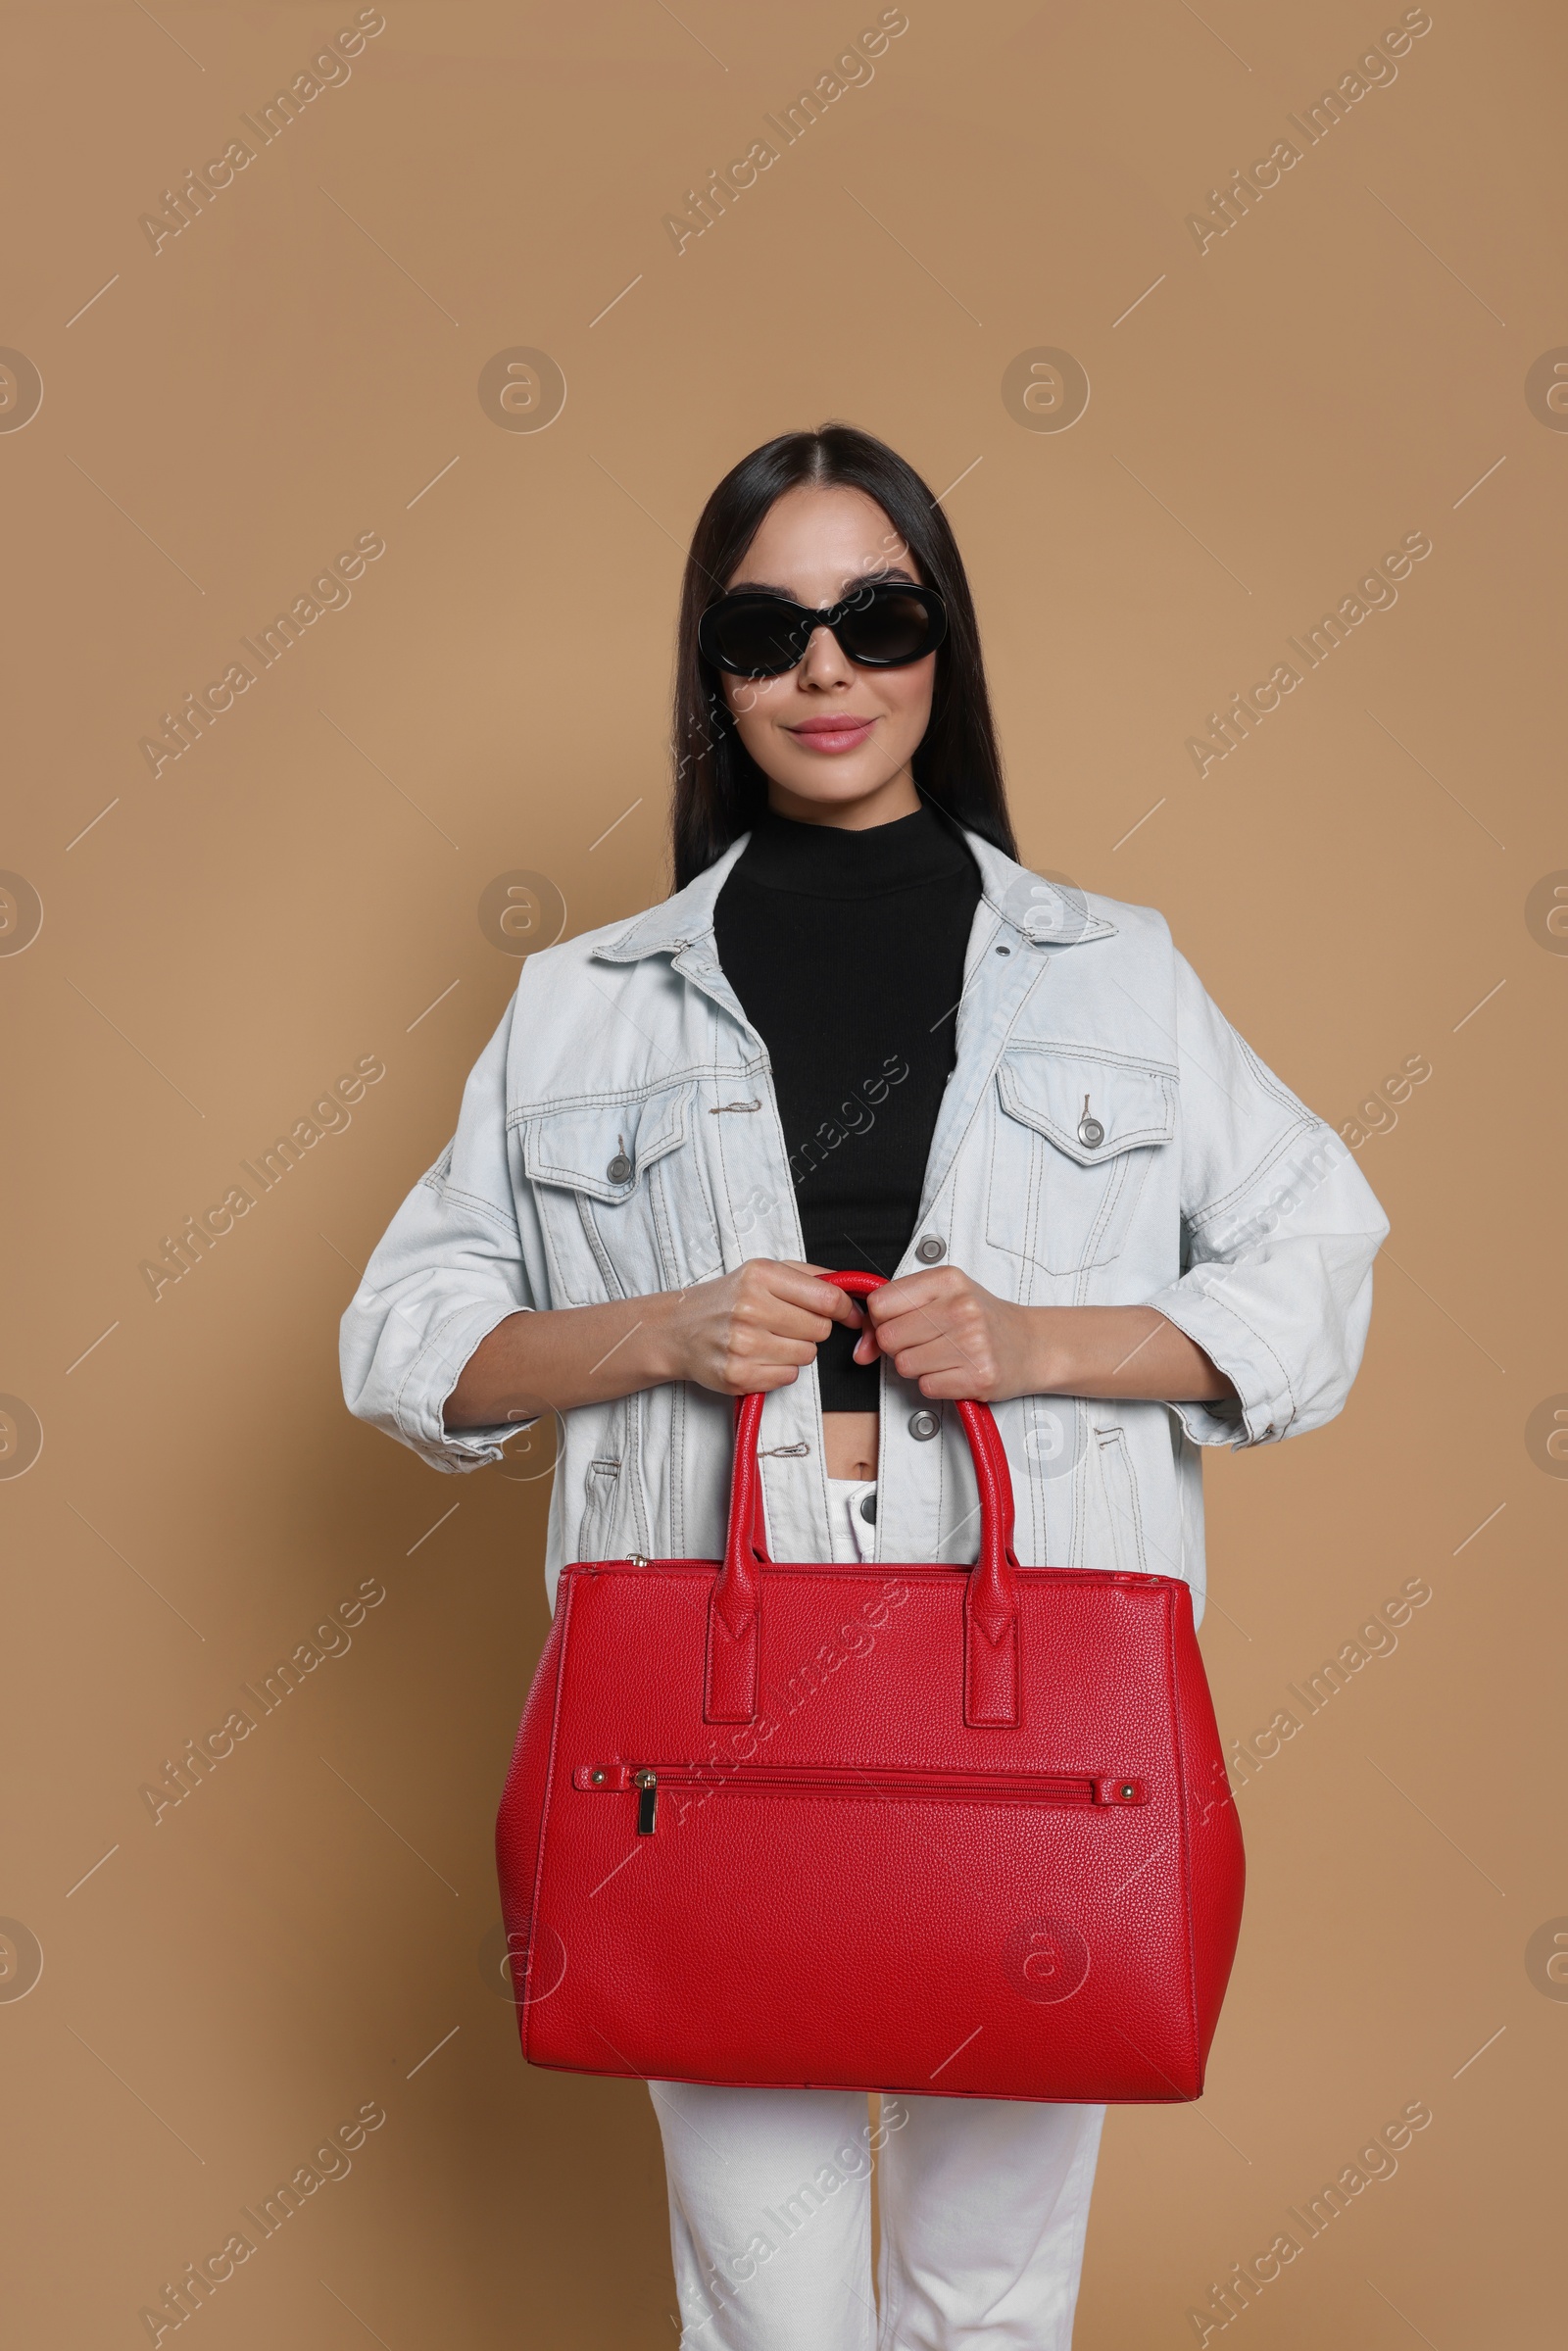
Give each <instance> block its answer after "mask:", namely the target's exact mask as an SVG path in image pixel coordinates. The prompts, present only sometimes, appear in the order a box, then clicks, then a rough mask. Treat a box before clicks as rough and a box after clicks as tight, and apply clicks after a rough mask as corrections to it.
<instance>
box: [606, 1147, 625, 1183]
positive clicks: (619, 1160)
mask: <svg viewBox="0 0 1568 2351" xmlns="http://www.w3.org/2000/svg"><path fill="white" fill-rule="evenodd" d="M605 1173H606V1175H607V1176H609V1178H610V1180H611V1182H612V1183H613V1184H624V1183H625V1181H626V1179H627V1177H628V1176H629V1175H630V1174H631V1161H630V1160H629V1159H628V1158H627V1156H626V1154H625V1152H624V1151H616V1153H615V1155H614V1157H613V1159H612V1160H611V1162H610V1165H609V1166H608V1167H607V1168H606V1169H605Z"/></svg>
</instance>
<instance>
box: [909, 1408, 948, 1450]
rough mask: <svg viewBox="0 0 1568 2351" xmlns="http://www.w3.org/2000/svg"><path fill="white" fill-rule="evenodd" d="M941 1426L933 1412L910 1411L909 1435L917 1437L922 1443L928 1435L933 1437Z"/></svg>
mask: <svg viewBox="0 0 1568 2351" xmlns="http://www.w3.org/2000/svg"><path fill="white" fill-rule="evenodd" d="M941 1426H942V1423H941V1421H939V1420H938V1418H937V1416H936V1414H935V1413H934V1412H911V1413H910V1415H909V1435H910V1436H911V1437H917V1438H919V1440H920V1442H921V1443H922V1444H924V1442H925V1440H926V1439H927V1438H928V1437H934V1436H935V1435H936V1433H937V1431H938V1430H939V1429H940V1428H941Z"/></svg>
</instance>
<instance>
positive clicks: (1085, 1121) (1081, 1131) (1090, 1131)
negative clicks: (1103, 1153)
mask: <svg viewBox="0 0 1568 2351" xmlns="http://www.w3.org/2000/svg"><path fill="white" fill-rule="evenodd" d="M1078 1140H1079V1142H1080V1143H1081V1144H1082V1145H1083V1147H1084V1149H1085V1151H1099V1149H1100V1147H1101V1145H1102V1144H1103V1142H1104V1140H1105V1130H1104V1128H1103V1126H1102V1125H1101V1123H1100V1121H1099V1119H1098V1118H1080V1119H1079V1121H1078Z"/></svg>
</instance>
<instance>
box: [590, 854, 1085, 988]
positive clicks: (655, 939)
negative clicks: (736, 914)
mask: <svg viewBox="0 0 1568 2351" xmlns="http://www.w3.org/2000/svg"><path fill="white" fill-rule="evenodd" d="M959 829H960V831H961V832H962V834H963V838H964V840H965V842H966V843H967V844H968V847H969V851H970V854H971V855H972V857H974V860H975V863H976V864H977V865H978V866H979V868H980V895H981V899H982V902H983V903H984V904H985V905H986V906H989V907H990V908H991V910H992V912H993V913H994V914H995V915H996V916H997V917H998V919H999V920H1000V921H1002V922H1005V923H1009V924H1010V925H1011V927H1012V928H1013V929H1014V930H1015V931H1017V932H1018V933H1019V935H1020V937H1022V938H1024V939H1027V940H1029V941H1030V942H1031V943H1032V944H1033V945H1035V946H1038V947H1071V946H1074V945H1076V944H1077V943H1078V942H1079V941H1082V940H1086V939H1108V938H1111V937H1112V936H1113V935H1114V933H1115V929H1116V925H1115V924H1114V923H1113V922H1111V921H1110V920H1109V919H1108V918H1107V917H1106V916H1105V915H1103V914H1100V913H1094V912H1091V910H1090V907H1089V905H1088V902H1087V900H1086V899H1085V897H1084V895H1083V893H1082V891H1080V890H1076V889H1074V888H1072V887H1071V886H1070V885H1067V886H1063V885H1062V884H1060V883H1056V882H1048V881H1046V880H1044V879H1043V878H1042V877H1041V876H1040V875H1039V874H1037V873H1031V872H1030V871H1029V870H1028V868H1027V867H1026V866H1023V865H1019V864H1017V863H1016V862H1015V861H1014V860H1013V859H1012V858H1011V857H1007V856H1006V855H1005V853H1004V852H1003V851H1002V850H1000V849H995V848H993V846H992V844H991V843H990V842H989V841H986V840H983V839H982V838H981V836H980V835H979V834H978V833H972V832H970V831H969V829H968V827H967V826H966V825H965V826H960V827H959ZM750 839H751V835H750V833H742V834H741V835H740V837H739V839H738V840H735V841H732V842H731V843H730V845H729V847H728V849H726V850H725V852H724V854H723V856H722V857H717V858H715V859H714V861H713V863H712V864H711V865H710V866H709V867H708V868H707V870H706V871H705V872H703V873H700V874H698V876H697V878H696V880H695V881H691V882H688V883H687V885H686V887H685V889H684V890H677V891H676V892H675V894H674V896H673V897H672V898H666V899H664V900H662V902H661V904H660V905H658V906H651V907H650V908H649V910H648V912H647V913H646V914H639V915H638V916H637V918H636V920H635V921H634V922H630V923H628V924H627V926H626V928H625V929H624V930H623V931H621V932H620V933H619V934H618V936H616V937H614V938H611V939H606V940H603V941H601V942H600V944H599V945H598V946H597V947H596V948H595V949H594V951H593V952H594V955H595V956H596V957H597V958H598V959H599V960H601V961H604V962H608V963H634V962H638V961H640V960H641V958H642V957H643V956H645V955H672V954H676V953H678V952H679V951H680V950H681V949H683V948H687V947H691V946H692V945H694V944H695V942H696V941H698V940H700V939H707V938H709V937H710V936H711V932H712V928H713V907H714V906H715V904H716V903H717V899H718V894H719V892H720V890H721V889H722V888H723V886H724V884H725V882H726V880H727V879H728V878H729V873H730V869H731V867H732V866H733V865H734V864H735V861H736V859H737V858H738V857H740V855H741V853H742V851H743V850H744V849H745V847H746V844H747V842H748V841H749V840H750Z"/></svg>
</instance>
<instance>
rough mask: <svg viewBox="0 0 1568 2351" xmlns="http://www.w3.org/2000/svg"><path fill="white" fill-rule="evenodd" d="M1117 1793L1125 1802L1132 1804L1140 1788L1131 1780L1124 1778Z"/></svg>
mask: <svg viewBox="0 0 1568 2351" xmlns="http://www.w3.org/2000/svg"><path fill="white" fill-rule="evenodd" d="M1116 1793H1117V1794H1118V1795H1119V1796H1120V1797H1121V1798H1122V1801H1123V1802H1124V1803H1127V1804H1130V1803H1131V1802H1132V1800H1133V1798H1134V1796H1135V1795H1136V1794H1137V1793H1138V1790H1137V1788H1135V1787H1134V1786H1133V1784H1132V1782H1131V1781H1130V1780H1124V1781H1123V1782H1122V1785H1121V1786H1120V1788H1117V1790H1116Z"/></svg>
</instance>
